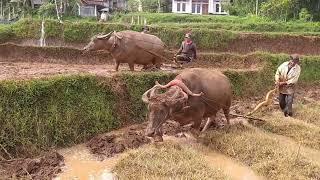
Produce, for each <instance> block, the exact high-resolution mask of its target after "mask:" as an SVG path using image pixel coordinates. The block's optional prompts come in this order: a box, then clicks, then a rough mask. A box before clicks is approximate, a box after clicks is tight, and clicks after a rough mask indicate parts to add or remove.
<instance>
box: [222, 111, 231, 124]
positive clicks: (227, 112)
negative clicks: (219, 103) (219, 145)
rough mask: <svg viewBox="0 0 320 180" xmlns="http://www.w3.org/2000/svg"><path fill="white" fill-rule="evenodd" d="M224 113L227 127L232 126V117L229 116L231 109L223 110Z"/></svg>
mask: <svg viewBox="0 0 320 180" xmlns="http://www.w3.org/2000/svg"><path fill="white" fill-rule="evenodd" d="M223 113H224V116H225V117H226V120H227V125H228V126H229V125H230V116H229V113H230V109H229V108H227V109H223Z"/></svg>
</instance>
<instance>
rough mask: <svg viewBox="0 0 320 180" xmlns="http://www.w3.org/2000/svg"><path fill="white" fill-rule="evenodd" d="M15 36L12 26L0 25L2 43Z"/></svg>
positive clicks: (0, 41) (0, 40)
mask: <svg viewBox="0 0 320 180" xmlns="http://www.w3.org/2000/svg"><path fill="white" fill-rule="evenodd" d="M12 38H14V33H13V32H12V28H11V26H8V25H0V43H4V42H6V41H9V40H10V39H12Z"/></svg>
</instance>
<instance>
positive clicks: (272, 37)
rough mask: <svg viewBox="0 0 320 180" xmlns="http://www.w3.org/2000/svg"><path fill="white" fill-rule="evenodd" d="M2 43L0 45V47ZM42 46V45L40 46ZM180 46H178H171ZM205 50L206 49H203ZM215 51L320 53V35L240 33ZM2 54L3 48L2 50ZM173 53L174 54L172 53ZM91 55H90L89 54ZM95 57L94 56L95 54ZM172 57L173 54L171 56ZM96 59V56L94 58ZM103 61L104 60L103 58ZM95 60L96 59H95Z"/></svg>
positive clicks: (50, 42) (52, 41) (57, 43)
mask: <svg viewBox="0 0 320 180" xmlns="http://www.w3.org/2000/svg"><path fill="white" fill-rule="evenodd" d="M46 42H47V44H48V45H49V46H51V47H54V46H59V47H60V48H61V49H70V48H79V49H82V48H83V47H84V46H85V45H86V43H65V42H63V41H61V40H55V39H46ZM10 43H15V44H20V45H21V46H39V40H35V39H24V40H19V41H11V42H10ZM1 46H2V45H0V49H1V48H2V47H1ZM39 48H40V47H39ZM171 48H178V47H171ZM202 50H205V49H202ZM210 51H214V52H232V53H239V54H247V53H252V52H256V51H265V52H272V53H287V54H292V53H298V54H302V55H319V54H320V37H318V36H304V35H294V34H285V33H283V34H272V33H271V34H263V33H239V36H238V37H237V38H235V39H233V40H231V41H228V42H227V43H226V45H225V46H219V47H216V48H212V49H210ZM0 54H1V50H0ZM171 55H173V54H171ZM89 57H90V56H89ZM93 57H94V56H93ZM171 57H172V56H171ZM93 59H95V57H94V58H93ZM100 60H102V62H103V61H104V60H103V59H100ZM94 61H95V60H94Z"/></svg>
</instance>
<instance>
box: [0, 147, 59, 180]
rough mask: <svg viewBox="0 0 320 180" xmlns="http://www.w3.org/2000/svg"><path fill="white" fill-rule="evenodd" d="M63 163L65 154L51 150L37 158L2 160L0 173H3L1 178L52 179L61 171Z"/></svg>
mask: <svg viewBox="0 0 320 180" xmlns="http://www.w3.org/2000/svg"><path fill="white" fill-rule="evenodd" d="M63 165H64V159H63V156H61V155H60V154H58V153H57V152H50V153H47V154H46V155H44V156H43V157H40V158H36V159H29V158H27V159H13V160H5V161H0V174H2V176H1V178H4V179H11V178H18V179H21V178H28V179H39V180H41V179H52V178H53V177H55V176H56V175H57V174H58V173H60V172H61V167H62V166H63ZM1 171H2V172H1Z"/></svg>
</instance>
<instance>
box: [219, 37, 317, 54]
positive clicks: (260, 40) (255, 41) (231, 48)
mask: <svg viewBox="0 0 320 180" xmlns="http://www.w3.org/2000/svg"><path fill="white" fill-rule="evenodd" d="M272 36H273V35H272V34H270V35H264V34H259V33H242V34H241V35H240V36H239V37H238V38H236V39H234V40H231V41H230V42H228V44H227V45H226V46H225V47H220V48H218V49H217V51H218V52H232V53H240V54H246V53H250V52H255V51H266V52H272V53H287V54H293V53H298V54H302V55H319V54H320V37H317V36H302V35H286V34H283V35H278V34H277V35H274V37H272Z"/></svg>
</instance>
